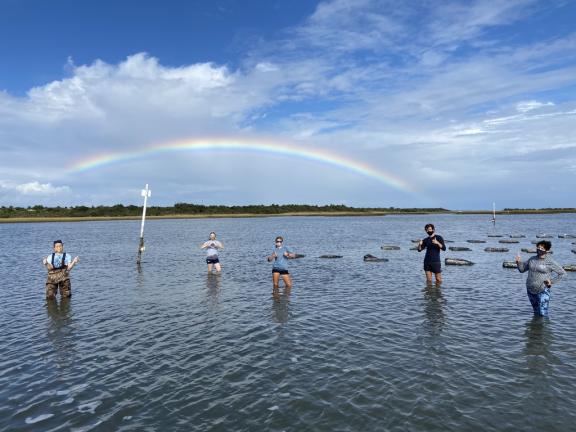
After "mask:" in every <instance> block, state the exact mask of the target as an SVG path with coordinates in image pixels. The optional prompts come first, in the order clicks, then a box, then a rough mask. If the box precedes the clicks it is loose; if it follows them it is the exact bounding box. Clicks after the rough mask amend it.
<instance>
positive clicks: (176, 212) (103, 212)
mask: <svg viewBox="0 0 576 432" xmlns="http://www.w3.org/2000/svg"><path fill="white" fill-rule="evenodd" d="M429 213H453V214H491V212H490V211H472V210H465V211H453V210H447V209H444V208H396V207H348V206H345V205H342V204H330V205H324V206H317V205H308V204H283V205H278V204H272V205H246V206H224V205H201V204H187V203H177V204H175V205H173V206H166V207H160V206H151V207H148V209H147V215H148V216H149V217H150V218H194V217H253V216H280V215H286V216H291V215H294V216H295V215H303V216H304V215H305V216H322V215H326V216H373V215H388V214H429ZM531 213H536V214H538V213H576V208H545V209H504V210H502V211H499V212H497V214H531ZM141 214H142V207H141V206H135V205H127V206H125V205H122V204H116V205H113V206H92V207H87V206H74V207H44V206H41V205H36V206H31V207H12V206H10V207H4V206H3V207H0V222H20V221H43V220H106V219H136V218H139V217H140V216H141Z"/></svg>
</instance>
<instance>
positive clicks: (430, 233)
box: [426, 231, 434, 236]
mask: <svg viewBox="0 0 576 432" xmlns="http://www.w3.org/2000/svg"><path fill="white" fill-rule="evenodd" d="M426 234H428V235H429V236H431V235H432V234H434V231H426Z"/></svg>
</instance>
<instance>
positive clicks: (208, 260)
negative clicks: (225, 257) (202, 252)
mask: <svg viewBox="0 0 576 432" xmlns="http://www.w3.org/2000/svg"><path fill="white" fill-rule="evenodd" d="M219 262H220V260H219V259H218V257H217V256H209V257H207V258H206V264H218V263H219Z"/></svg>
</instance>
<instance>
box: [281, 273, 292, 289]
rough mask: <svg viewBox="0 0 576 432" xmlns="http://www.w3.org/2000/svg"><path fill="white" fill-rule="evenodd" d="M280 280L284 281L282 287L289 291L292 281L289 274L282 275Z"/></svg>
mask: <svg viewBox="0 0 576 432" xmlns="http://www.w3.org/2000/svg"><path fill="white" fill-rule="evenodd" d="M282 280H283V281H284V286H285V287H286V289H287V290H290V288H292V279H290V275H289V274H283V275H282Z"/></svg>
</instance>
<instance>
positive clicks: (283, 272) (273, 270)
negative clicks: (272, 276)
mask: <svg viewBox="0 0 576 432" xmlns="http://www.w3.org/2000/svg"><path fill="white" fill-rule="evenodd" d="M272 273H280V274H281V275H287V274H290V273H288V270H280V269H274V268H273V269H272Z"/></svg>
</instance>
